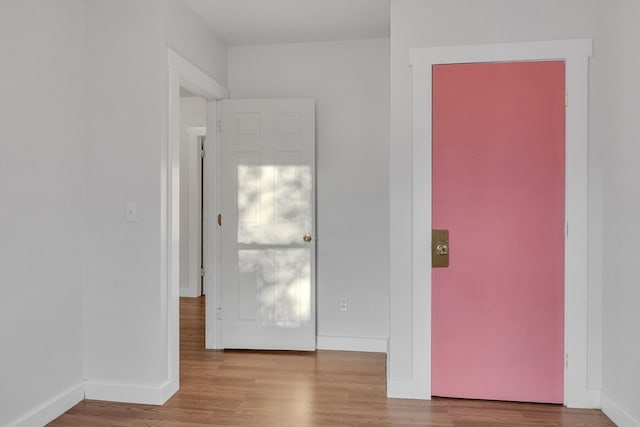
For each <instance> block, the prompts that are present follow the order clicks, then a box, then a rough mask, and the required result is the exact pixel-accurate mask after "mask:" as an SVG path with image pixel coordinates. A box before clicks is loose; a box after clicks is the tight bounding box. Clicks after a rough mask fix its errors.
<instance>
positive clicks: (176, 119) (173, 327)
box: [114, 48, 228, 401]
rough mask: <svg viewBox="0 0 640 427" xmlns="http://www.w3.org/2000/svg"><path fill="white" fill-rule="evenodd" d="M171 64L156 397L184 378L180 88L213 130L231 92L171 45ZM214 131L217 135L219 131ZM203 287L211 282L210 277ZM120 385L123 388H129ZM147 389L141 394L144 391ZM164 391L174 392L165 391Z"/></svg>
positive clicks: (209, 310)
mask: <svg viewBox="0 0 640 427" xmlns="http://www.w3.org/2000/svg"><path fill="white" fill-rule="evenodd" d="M167 65H168V68H169V69H168V75H169V79H168V85H169V87H168V94H169V97H168V112H167V114H168V120H167V126H168V129H167V135H168V137H167V139H166V141H165V142H164V143H163V147H162V151H161V152H162V155H161V161H160V168H161V173H160V193H161V194H160V198H161V200H160V227H161V229H160V236H161V244H160V265H161V272H160V285H161V295H162V310H163V323H164V328H165V331H166V336H167V340H166V342H167V348H166V356H165V361H164V362H165V366H167V373H166V375H167V382H168V385H166V386H165V385H162V386H157V387H158V389H157V390H155V389H154V390H155V391H153V392H151V391H149V393H150V394H154V396H155V397H154V398H153V399H154V400H155V401H160V400H161V398H160V397H158V396H162V398H164V397H166V398H168V397H170V396H171V394H173V393H175V392H176V391H177V390H178V388H179V380H180V375H179V374H180V349H179V346H180V337H179V328H178V325H179V314H180V313H179V310H180V309H179V307H180V306H179V296H180V88H181V87H182V88H185V89H187V90H189V91H190V92H191V93H193V94H194V95H197V96H200V97H202V98H204V99H205V100H206V101H207V109H208V113H207V114H208V116H207V118H208V122H207V128H209V129H215V119H213V121H212V117H215V116H212V115H211V111H214V112H215V111H216V100H218V99H221V98H225V97H227V96H228V92H227V90H226V89H225V88H224V87H222V86H221V85H220V84H218V83H217V82H216V81H214V80H213V79H212V78H211V77H209V76H208V75H207V74H205V73H204V72H202V71H201V70H200V69H198V68H197V67H196V66H194V65H193V64H191V63H190V62H189V61H187V60H186V59H184V58H183V57H182V56H180V55H179V54H178V53H176V52H175V51H174V50H172V49H171V48H168V49H167ZM211 133H212V134H214V135H215V132H211ZM207 143H209V141H208V142H207ZM205 178H206V176H205ZM205 286H209V285H208V284H207V282H206V279H205ZM207 294H208V293H207ZM214 305H215V302H212V301H209V300H208V301H207V304H206V313H205V316H206V317H207V318H210V317H211V316H214V313H215V311H214V309H213V307H210V306H214ZM154 387H155V386H154ZM114 390H117V389H114ZM121 390H123V392H124V390H125V389H121ZM160 390H161V391H160ZM137 393H138V392H133V391H132V392H131V394H130V396H132V397H136V396H138V394H137ZM141 393H142V392H141ZM144 393H146V392H144ZM144 393H142V394H141V395H145V394H144ZM157 393H161V394H160V395H158V394H157ZM166 393H171V394H169V395H168V396H163V395H164V394H166ZM165 400H166V399H165Z"/></svg>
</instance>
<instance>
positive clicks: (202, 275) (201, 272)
mask: <svg viewBox="0 0 640 427" xmlns="http://www.w3.org/2000/svg"><path fill="white" fill-rule="evenodd" d="M200 277H204V268H201V269H200Z"/></svg>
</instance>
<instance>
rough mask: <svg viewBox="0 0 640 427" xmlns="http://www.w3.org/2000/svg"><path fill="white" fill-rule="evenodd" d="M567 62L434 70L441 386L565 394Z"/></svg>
mask: <svg viewBox="0 0 640 427" xmlns="http://www.w3.org/2000/svg"><path fill="white" fill-rule="evenodd" d="M564 93H565V89H564V63H563V62H521V63H489V64H455V65H440V66H436V67H434V70H433V228H435V229H448V230H450V236H449V238H450V267H449V268H441V269H433V271H432V279H433V282H432V297H433V301H432V322H433V323H432V394H433V395H434V396H449V397H462V398H478V399H496V400H512V401H526V402H552V403H562V401H563V376H564V368H563V354H564V197H565V195H564V135H565V125H564V123H565V103H564Z"/></svg>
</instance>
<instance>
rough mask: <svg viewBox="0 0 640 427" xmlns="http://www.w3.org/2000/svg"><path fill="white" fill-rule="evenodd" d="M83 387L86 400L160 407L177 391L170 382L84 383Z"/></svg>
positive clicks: (175, 386)
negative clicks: (153, 383)
mask: <svg viewBox="0 0 640 427" xmlns="http://www.w3.org/2000/svg"><path fill="white" fill-rule="evenodd" d="M84 387H85V392H84V394H85V398H86V399H92V400H106V401H109V402H126V403H142V404H147V405H162V404H163V403H164V402H166V401H167V400H168V399H169V398H170V397H171V396H172V395H173V393H175V390H177V385H176V384H173V383H172V382H170V381H166V382H165V383H163V384H158V385H139V384H114V383H106V382H105V383H102V382H95V381H85V383H84ZM172 390H173V392H172Z"/></svg>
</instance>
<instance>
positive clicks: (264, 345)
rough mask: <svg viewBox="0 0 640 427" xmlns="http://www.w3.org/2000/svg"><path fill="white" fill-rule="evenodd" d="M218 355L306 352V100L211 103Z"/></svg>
mask: <svg viewBox="0 0 640 427" xmlns="http://www.w3.org/2000/svg"><path fill="white" fill-rule="evenodd" d="M220 118H221V121H220V127H221V132H220V133H221V140H220V144H221V180H222V182H221V184H222V185H221V204H222V228H221V230H222V239H221V257H222V259H221V267H220V268H221V271H220V278H221V297H222V344H223V347H224V348H247V349H281V350H314V349H315V343H316V330H315V329H316V323H315V317H316V315H315V252H316V251H315V247H316V239H315V105H314V100H313V99H307V98H304V99H297V98H296V99H228V100H224V101H221V116H220Z"/></svg>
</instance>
